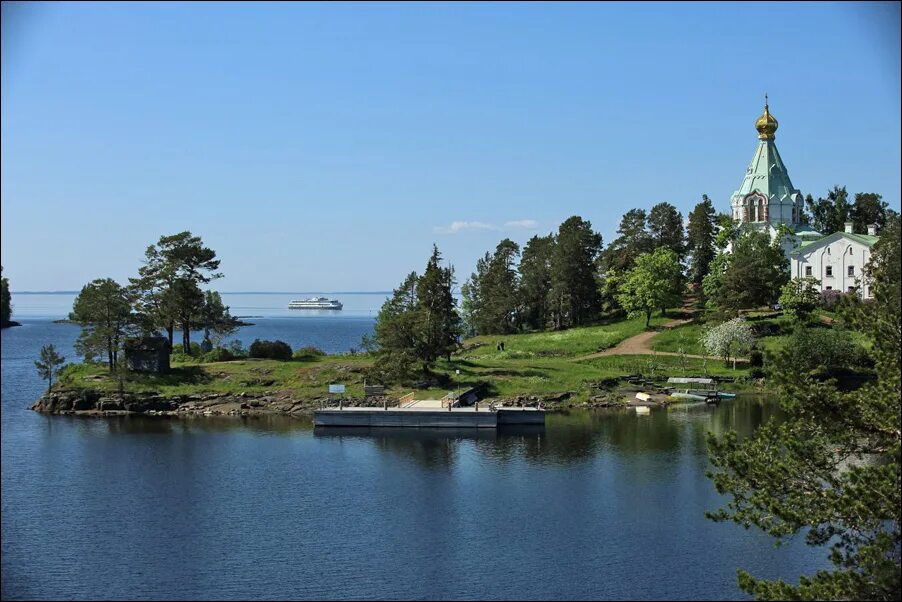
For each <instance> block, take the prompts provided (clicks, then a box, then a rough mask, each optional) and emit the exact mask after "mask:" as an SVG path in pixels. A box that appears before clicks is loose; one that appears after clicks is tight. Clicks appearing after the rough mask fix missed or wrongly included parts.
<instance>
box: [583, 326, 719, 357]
mask: <svg viewBox="0 0 902 602" xmlns="http://www.w3.org/2000/svg"><path fill="white" fill-rule="evenodd" d="M691 321H692V319H691V318H687V319H681V320H671V321H669V322H667V323H666V324H664V326H663V328H664V329H670V328H676V327H677V326H682V325H683V324H688V323H689V322H691ZM659 332H660V331H659V330H646V331H645V332H640V333H639V334H637V335H635V336H631V337H630V338H628V339H624V340H622V341H620V342H619V343H618V344H617V345H615V346H613V347H611V348H609V349H605V350H604V351H598V352H596V353H590V354H589V355H584V356H582V357H579V358H577V360H588V359H592V358H594V357H605V356H608V355H652V354H654V355H680V354H679V353H676V352H674V351H654V350H653V349H652V348H651V340H652V339H653V338H655V336H657V335H658V333H659ZM684 357H694V358H699V359H704V357H705V356H703V355H688V354H687V355H685V356H684ZM709 359H711V358H709Z"/></svg>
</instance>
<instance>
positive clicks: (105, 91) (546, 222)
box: [0, 3, 902, 291]
mask: <svg viewBox="0 0 902 602" xmlns="http://www.w3.org/2000/svg"><path fill="white" fill-rule="evenodd" d="M899 19H900V15H899V5H898V4H897V3H887V4H782V3H780V4H778V3H764V4H699V5H670V4H630V5H617V4H608V3H604V4H594V5H588V4H553V5H552V4H507V3H498V4H465V5H442V4H419V5H417V4H413V5H408V4H404V5H401V4H360V5H357V4H337V5H316V4H213V3H211V4H202V5H201V4H163V5H161V6H158V5H150V4H129V5H122V4H117V5H105V4H68V3H66V4H41V5H24V6H23V5H15V4H12V5H10V4H9V3H4V5H3V35H2V38H3V63H2V79H3V81H2V159H0V167H2V184H0V186H2V247H0V249H2V262H3V266H4V276H7V277H9V279H10V282H11V287H12V289H13V291H16V290H20V291H23V290H71V289H78V288H80V287H81V285H82V284H84V283H86V282H88V281H89V280H91V279H92V278H96V277H105V276H110V277H113V278H116V279H118V280H120V281H124V280H125V279H126V278H127V277H128V276H129V275H132V274H134V273H135V272H136V270H137V268H138V266H139V262H140V259H141V257H142V255H143V252H144V249H145V248H146V246H147V245H148V244H151V243H152V242H154V241H156V239H157V238H158V237H159V236H160V235H161V234H164V233H165V234H169V233H174V232H178V231H181V230H185V229H188V230H191V231H192V232H194V233H195V234H199V235H201V236H202V237H203V239H204V241H205V242H207V243H208V244H209V245H210V246H212V247H213V248H214V249H216V250H217V251H218V253H219V255H220V257H221V259H222V269H223V271H224V272H225V274H226V278H224V279H223V280H221V281H220V282H218V283H217V287H218V288H219V289H220V290H223V291H247V290H300V291H302V290H387V289H391V288H393V287H395V286H397V284H398V283H399V282H400V281H401V280H402V278H403V276H404V274H405V273H407V272H408V271H410V270H412V269H417V270H420V269H422V267H423V265H424V264H425V262H426V259H427V257H428V255H429V252H430V250H431V245H432V244H433V242H434V243H436V244H438V246H439V249H440V250H441V251H442V252H443V254H444V256H445V257H446V258H447V259H449V260H450V261H451V262H452V263H453V264H454V265H455V268H456V269H457V272H458V278H459V280H461V281H462V280H463V279H464V278H465V277H466V276H467V275H468V274H469V273H470V272H471V271H472V270H473V268H474V265H475V261H476V259H477V257H479V256H480V255H482V254H483V253H484V252H485V251H487V250H490V249H493V248H494V246H495V244H496V243H497V242H498V240H500V239H501V238H503V237H504V236H509V237H511V238H512V239H514V240H515V241H518V242H521V243H523V242H525V241H526V240H527V239H528V238H529V237H530V236H532V235H533V234H536V233H540V234H541V233H547V232H549V231H551V230H553V229H555V228H556V226H557V225H558V224H559V223H560V222H561V221H562V220H564V219H566V218H567V217H569V216H570V215H581V216H583V217H584V218H586V219H588V220H591V222H592V224H593V226H594V227H595V228H596V229H597V230H598V231H600V232H601V233H602V235H603V237H604V240H605V244H607V243H608V242H610V240H611V239H612V238H613V235H614V232H615V230H616V228H617V224H618V222H619V219H620V216H621V215H622V214H623V213H624V212H625V211H626V210H627V209H629V208H631V207H644V208H649V207H651V206H652V205H653V204H655V203H658V202H661V201H669V202H671V203H673V204H674V205H676V206H677V207H678V208H679V209H680V210H681V211H682V212H683V213H684V215H685V214H686V213H687V212H688V211H689V210H691V208H692V206H694V204H695V203H697V202H698V201H699V200H700V198H701V195H702V193H707V194H708V195H709V196H710V197H711V198H712V199H713V200H714V202H715V204H716V206H717V208H718V209H719V210H721V211H727V210H728V209H729V197H730V194H731V193H732V191H733V190H734V189H735V188H736V187H737V186H738V185H739V183H740V181H741V179H742V176H743V174H744V171H745V168H746V166H747V165H748V162H749V161H750V160H751V158H752V154H753V153H754V150H755V145H756V143H757V138H756V132H755V130H754V127H753V123H754V121H755V119H756V118H757V117H758V115H759V114H760V112H761V109H762V99H763V95H764V93H765V92H767V93H768V94H769V96H770V104H771V109H772V112H773V114H774V115H775V116H776V117H777V119H778V120H779V122H780V129H779V131H778V132H777V144H778V146H779V148H780V152H781V154H782V156H783V159H784V161H785V162H786V164H787V167H788V169H789V173H790V176H791V177H792V180H793V183H794V184H795V185H796V187H798V188H800V189H801V190H802V192H803V193H809V192H810V193H813V194H815V195H817V194H821V195H823V194H824V193H825V192H826V190H827V189H828V188H829V187H832V186H833V185H834V184H841V185H846V186H847V187H848V189H849V191H850V192H855V191H874V192H879V193H881V194H883V196H884V198H885V200H887V201H888V202H889V203H890V205H891V206H893V207H895V208H897V209H898V208H899V203H900V179H902V177H900V163H902V158H900V118H899V115H900V64H899V56H900V43H899Z"/></svg>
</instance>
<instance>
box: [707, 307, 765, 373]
mask: <svg viewBox="0 0 902 602" xmlns="http://www.w3.org/2000/svg"><path fill="white" fill-rule="evenodd" d="M699 342H700V343H701V344H702V347H704V348H705V352H706V353H708V354H709V355H714V356H717V357H720V358H723V361H724V362H725V363H729V362H730V359H731V358H732V360H733V369H734V370H735V369H736V358H737V357H738V356H739V354H742V353H747V352H748V351H750V350H751V349H752V346H753V345H754V344H755V333H754V332H752V327H751V326H749V324H748V322H746V321H745V320H744V319H742V318H733V319H732V320H729V321H727V322H724V323H723V324H718V325H717V326H712V327H710V328H708V329H707V330H706V331H705V332H704V333H702V336H701V338H700V339H699Z"/></svg>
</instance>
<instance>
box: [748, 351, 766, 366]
mask: <svg viewBox="0 0 902 602" xmlns="http://www.w3.org/2000/svg"><path fill="white" fill-rule="evenodd" d="M763 365H764V354H763V353H761V350H760V349H753V350H752V352H751V353H749V366H751V367H753V368H760V367H761V366H763Z"/></svg>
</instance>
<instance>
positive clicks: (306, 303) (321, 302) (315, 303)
mask: <svg viewBox="0 0 902 602" xmlns="http://www.w3.org/2000/svg"><path fill="white" fill-rule="evenodd" d="M342 307H343V306H342V304H341V302H340V301H338V300H336V299H327V298H325V297H311V298H310V299H303V300H296V301H292V302H290V303H289V304H288V309H341V308H342Z"/></svg>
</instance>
